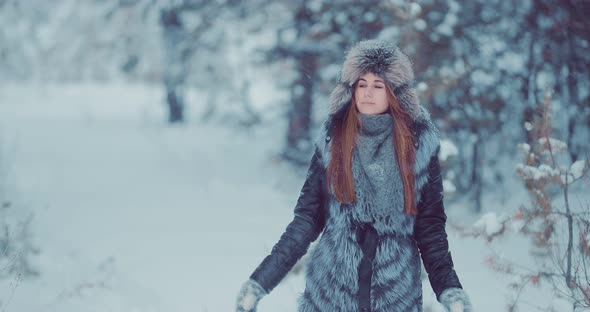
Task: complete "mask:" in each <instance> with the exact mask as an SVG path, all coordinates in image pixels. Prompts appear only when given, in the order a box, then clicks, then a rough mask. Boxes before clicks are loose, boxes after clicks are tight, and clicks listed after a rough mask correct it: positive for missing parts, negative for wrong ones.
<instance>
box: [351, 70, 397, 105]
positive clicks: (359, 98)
mask: <svg viewBox="0 0 590 312" xmlns="http://www.w3.org/2000/svg"><path fill="white" fill-rule="evenodd" d="M354 96H355V98H356V103H355V104H356V108H357V109H358V110H359V112H361V113H363V114H366V115H377V114H382V113H385V112H386V111H387V110H388V109H389V103H388V102H387V92H386V89H385V80H383V79H382V78H381V77H378V76H375V75H374V74H373V73H366V74H364V75H362V76H361V77H360V78H359V81H358V82H357V84H356V88H355V89H354Z"/></svg>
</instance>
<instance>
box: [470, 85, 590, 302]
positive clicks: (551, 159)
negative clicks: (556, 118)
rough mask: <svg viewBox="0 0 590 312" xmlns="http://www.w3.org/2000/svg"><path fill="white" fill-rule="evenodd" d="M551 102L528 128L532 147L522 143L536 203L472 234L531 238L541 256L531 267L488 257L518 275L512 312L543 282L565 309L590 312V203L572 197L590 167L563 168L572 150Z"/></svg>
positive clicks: (522, 168)
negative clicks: (556, 125)
mask: <svg viewBox="0 0 590 312" xmlns="http://www.w3.org/2000/svg"><path fill="white" fill-rule="evenodd" d="M550 100H551V96H550V95H547V96H546V98H545V101H544V103H543V104H542V107H540V109H541V110H542V116H540V117H539V118H538V120H536V121H535V122H533V123H532V124H531V123H527V124H525V127H526V129H527V131H530V132H532V135H533V137H534V140H532V144H526V143H521V144H518V148H519V150H520V151H522V152H523V155H524V161H523V163H520V164H517V165H516V166H515V170H516V173H517V174H518V175H519V176H520V178H521V179H522V180H523V183H524V184H525V186H526V189H527V191H528V193H529V195H530V197H531V202H530V204H528V205H521V206H520V207H519V208H518V209H516V210H515V211H514V213H513V214H512V215H508V216H497V215H496V214H495V213H489V214H486V215H484V216H482V217H481V218H480V220H478V221H477V222H476V223H475V224H474V226H473V230H474V231H473V233H470V234H472V235H474V236H478V237H483V238H485V239H486V240H487V241H488V242H490V241H492V240H494V239H496V238H497V237H500V236H502V235H504V234H505V233H506V232H509V231H512V232H513V233H519V234H521V235H524V236H525V237H527V238H529V241H530V244H531V245H530V253H531V255H532V256H533V257H534V258H535V262H534V264H532V265H530V266H523V265H518V264H516V261H512V259H510V258H509V257H500V256H498V253H495V255H494V256H490V257H488V258H487V259H486V263H487V264H488V266H489V267H490V268H492V269H493V270H495V271H497V272H501V273H504V274H507V275H509V276H511V277H512V280H511V282H510V286H511V287H512V288H514V290H515V292H514V297H513V299H512V301H511V303H510V305H509V307H508V310H509V311H515V310H516V308H517V305H518V303H519V298H520V294H521V293H522V292H523V291H524V290H525V289H527V288H528V287H533V286H538V285H540V284H542V283H544V284H545V285H546V286H548V287H550V288H551V289H552V290H553V293H554V294H555V297H556V300H558V301H559V302H560V308H559V311H563V307H564V302H567V307H568V309H569V308H570V307H571V309H572V311H581V310H582V309H587V308H590V272H588V268H589V267H590V243H589V242H590V204H589V203H587V202H586V203H579V205H572V203H570V201H569V198H568V195H569V188H570V187H571V185H572V184H573V183H576V182H578V181H579V180H580V179H582V178H583V177H585V176H587V173H588V171H589V168H590V163H589V162H588V160H587V159H586V160H577V161H575V162H573V163H572V164H570V165H564V164H562V162H567V158H568V157H567V155H568V153H569V152H568V146H567V144H566V143H565V142H563V141H561V140H559V139H557V138H554V137H552V136H551V135H552V132H551V129H552V128H551V119H550V115H549V112H550V110H549V103H550ZM562 207H563V208H562ZM548 308H549V310H551V311H553V310H552V309H554V308H555V307H554V306H553V303H552V306H551V307H548Z"/></svg>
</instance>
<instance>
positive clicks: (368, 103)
mask: <svg viewBox="0 0 590 312" xmlns="http://www.w3.org/2000/svg"><path fill="white" fill-rule="evenodd" d="M361 104H364V105H375V103H370V102H361Z"/></svg>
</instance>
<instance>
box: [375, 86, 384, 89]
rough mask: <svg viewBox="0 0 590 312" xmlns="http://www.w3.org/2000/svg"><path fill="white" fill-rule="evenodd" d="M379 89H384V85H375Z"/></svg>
mask: <svg viewBox="0 0 590 312" xmlns="http://www.w3.org/2000/svg"><path fill="white" fill-rule="evenodd" d="M375 88H377V89H383V86H375Z"/></svg>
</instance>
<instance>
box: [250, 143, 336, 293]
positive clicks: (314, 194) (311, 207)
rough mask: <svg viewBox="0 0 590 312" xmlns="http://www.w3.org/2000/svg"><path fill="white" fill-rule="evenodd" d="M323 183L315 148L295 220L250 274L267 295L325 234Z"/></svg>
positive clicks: (323, 176) (319, 160) (323, 174)
mask: <svg viewBox="0 0 590 312" xmlns="http://www.w3.org/2000/svg"><path fill="white" fill-rule="evenodd" d="M324 181H325V169H324V166H323V164H322V160H321V156H320V153H319V151H318V150H317V148H316V151H315V152H314V155H313V157H312V159H311V163H310V165H309V169H308V172H307V177H306V179H305V182H304V184H303V187H302V189H301V193H300V195H299V199H298V200H297V204H296V206H295V210H294V214H295V216H294V218H293V220H292V221H291V223H289V225H288V226H287V228H286V229H285V231H284V232H283V234H282V235H281V237H280V239H279V241H278V242H277V243H276V244H275V245H274V247H273V248H272V251H271V253H270V255H268V256H267V257H266V258H265V259H264V260H263V261H262V263H260V265H259V266H258V267H257V268H256V270H255V271H254V272H253V273H252V275H250V278H252V279H254V280H256V281H257V282H258V283H259V284H260V285H261V286H262V287H263V288H264V290H266V291H267V293H270V292H271V291H272V289H273V288H275V286H277V284H279V282H280V281H281V280H282V279H283V278H284V277H285V275H287V273H288V272H289V271H290V270H291V268H292V267H293V266H294V265H295V263H296V262H297V261H298V260H299V259H300V258H301V257H302V256H303V255H304V254H305V253H306V252H307V249H308V247H309V245H310V244H311V243H312V242H313V241H315V240H316V239H317V237H318V236H319V234H320V233H321V232H322V230H323V228H324V224H325V217H324V196H325V195H324V192H322V187H323V183H324Z"/></svg>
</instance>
